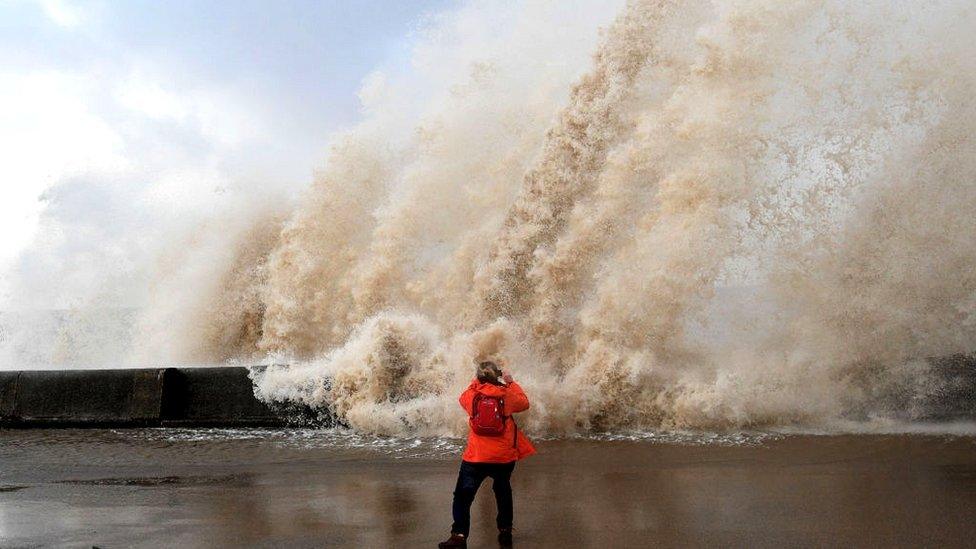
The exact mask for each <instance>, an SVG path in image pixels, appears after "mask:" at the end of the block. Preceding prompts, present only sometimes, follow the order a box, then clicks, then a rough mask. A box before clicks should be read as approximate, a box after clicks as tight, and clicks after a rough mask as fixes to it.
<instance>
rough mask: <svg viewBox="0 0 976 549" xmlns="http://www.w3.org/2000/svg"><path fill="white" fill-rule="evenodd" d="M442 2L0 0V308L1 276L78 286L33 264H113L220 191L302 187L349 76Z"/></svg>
mask: <svg viewBox="0 0 976 549" xmlns="http://www.w3.org/2000/svg"><path fill="white" fill-rule="evenodd" d="M452 5H453V3H452V2H449V1H448V0H422V1H411V2H400V1H392V0H390V1H380V0H357V1H352V0H348V1H345V2H340V1H318V2H313V1H296V0H276V1H275V2H268V1H263V0H233V1H231V0H228V1H223V2H220V1H204V0H197V1H182V0H168V1H166V2H159V1H143V0H126V1H115V2H112V1H97V0H96V1H74V0H0V189H2V200H0V304H2V303H3V302H4V301H5V300H6V301H9V300H10V299H11V298H15V297H16V296H11V295H10V294H11V292H12V290H11V288H12V287H13V285H12V283H11V282H10V280H11V278H12V277H13V276H14V274H15V273H18V272H19V273H31V275H30V276H31V277H39V278H44V276H48V277H49V280H46V281H44V280H42V281H40V282H43V283H46V284H48V285H49V286H50V285H53V286H57V285H58V284H62V283H69V282H70V283H71V284H76V285H84V284H85V281H78V280H74V281H66V280H62V278H60V277H64V276H70V273H85V272H93V271H92V270H86V269H70V270H66V269H65V265H61V264H53V263H50V262H52V261H63V260H64V258H70V261H72V262H76V263H84V262H86V261H87V262H92V263H98V262H113V261H118V262H125V261H130V260H131V258H132V257H133V256H134V255H138V254H133V251H132V250H130V249H126V248H127V247H135V248H138V247H139V246H140V241H139V238H140V237H139V236H138V235H140V234H149V233H151V232H152V230H153V229H154V228H155V227H161V226H165V225H166V222H167V219H164V218H175V217H179V216H184V215H190V214H192V213H194V212H196V213H201V212H206V211H207V210H208V209H213V208H214V207H215V204H217V203H219V202H220V201H221V200H222V198H221V197H222V196H225V195H227V194H228V193H230V194H232V193H233V191H234V189H235V188H246V189H248V192H252V193H253V192H257V193H261V192H265V193H268V194H269V195H271V194H276V193H277V194H280V193H289V192H297V191H299V190H301V189H303V188H305V187H306V186H307V185H308V183H309V182H310V181H311V179H312V172H313V169H315V168H316V167H317V166H320V165H321V163H322V161H323V160H324V156H325V153H326V150H327V145H328V142H329V139H330V136H332V135H334V134H335V132H336V131H337V130H339V129H342V128H344V127H348V126H351V125H353V124H354V123H355V122H356V121H357V120H359V119H360V117H361V114H362V113H361V110H360V105H359V99H358V97H357V91H358V90H359V88H360V86H361V84H362V82H363V81H364V79H366V78H367V77H369V76H370V75H371V74H372V73H374V71H378V70H384V68H389V67H397V66H401V65H403V64H404V62H405V61H407V60H408V58H409V52H410V48H411V44H412V42H413V41H414V39H415V38H416V36H417V33H418V32H420V31H421V29H422V28H423V26H424V23H425V21H426V20H427V18H429V17H431V14H433V13H436V12H437V11H438V10H441V9H444V8H445V7H449V6H452ZM95 241H98V242H110V243H113V244H112V245H111V246H109V247H108V249H98V250H94V249H90V248H91V247H90V243H91V242H95ZM103 248H105V247H103ZM112 248H115V249H112ZM46 262H47V263H46ZM12 273H13V274H12ZM82 276H83V275H82ZM60 305H63V304H60Z"/></svg>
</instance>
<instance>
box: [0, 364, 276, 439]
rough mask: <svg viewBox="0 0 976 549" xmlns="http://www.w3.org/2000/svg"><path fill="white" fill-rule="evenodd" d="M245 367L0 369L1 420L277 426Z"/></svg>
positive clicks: (6, 422)
mask: <svg viewBox="0 0 976 549" xmlns="http://www.w3.org/2000/svg"><path fill="white" fill-rule="evenodd" d="M284 423H286V418H285V417H284V415H283V414H280V413H277V412H276V411H275V410H273V409H272V408H270V407H269V406H268V405H266V404H265V403H263V402H261V401H259V400H258V399H257V398H255V397H254V392H253V390H252V385H251V380H250V378H249V377H248V371H247V369H246V368H240V367H218V368H145V369H118V370H54V371H47V370H24V371H0V425H2V426H5V427H42V426H47V427H50V426H77V427H81V426H133V427H135V426H147V427H151V426H222V427H233V426H277V425H282V424H284Z"/></svg>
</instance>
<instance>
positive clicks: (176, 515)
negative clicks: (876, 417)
mask: <svg viewBox="0 0 976 549" xmlns="http://www.w3.org/2000/svg"><path fill="white" fill-rule="evenodd" d="M737 436H739V437H740V439H741V440H739V441H738V442H737V441H736V440H735V439H732V438H726V439H717V440H714V441H711V442H708V441H706V442H704V443H703V442H702V439H701V438H699V439H697V440H681V439H680V438H675V437H671V438H668V437H663V436H662V437H656V438H655V437H644V439H640V440H632V439H626V440H618V439H611V438H610V437H603V438H599V437H598V438H596V439H580V440H550V441H542V442H540V444H539V448H540V454H539V455H538V456H536V457H533V458H531V459H529V460H527V461H525V462H523V463H520V464H519V465H518V467H516V472H515V475H514V477H513V485H514V488H515V493H516V527H517V531H516V546H520V547H540V546H565V547H606V546H625V547H632V546H648V545H653V544H661V545H666V546H703V545H723V546H727V545H737V546H751V547H756V546H784V545H805V546H810V545H861V546H863V545H885V546H918V545H942V546H953V545H966V544H968V542H969V540H971V539H972V537H973V535H974V534H976V526H974V525H976V520H974V519H976V439H973V438H970V437H950V436H921V435H884V436H878V435H874V436H799V435H798V436H783V435H777V436H758V435H748V436H744V438H743V436H742V435H737ZM460 447H461V442H460V441H457V440H452V439H406V440H404V439H379V438H370V437H365V436H360V435H354V434H350V433H341V432H325V431H301V430H278V431H275V430H260V429H254V430H189V429H144V430H132V431H124V430H118V431H115V430H28V431H10V430H3V431H0V546H3V547H6V546H11V545H13V546H22V545H28V546H36V545H56V546H64V545H69V546H70V545H77V546H85V547H90V546H92V545H99V546H108V547H111V546H125V547H130V546H146V547H158V546H176V545H179V546H187V547H214V546H218V547H223V546H226V547H229V546H242V545H246V546H292V547H322V546H363V545H366V546H380V547H388V546H389V547H414V546H420V547H423V546H430V547H433V546H435V544H436V542H437V541H438V540H439V539H441V538H443V537H445V535H446V533H447V530H448V528H449V525H450V499H451V491H452V489H453V486H454V480H455V476H456V474H457V455H458V452H459V450H460ZM487 488H488V486H487V485H486V486H485V487H484V489H483V490H482V491H481V493H479V497H478V500H477V501H476V503H475V508H474V509H473V515H472V516H473V521H474V525H473V530H472V539H471V544H470V546H471V547H473V548H474V547H497V543H496V542H495V532H494V531H493V528H492V526H493V523H494V512H495V511H494V502H493V501H492V497H491V491H490V490H489V489H487Z"/></svg>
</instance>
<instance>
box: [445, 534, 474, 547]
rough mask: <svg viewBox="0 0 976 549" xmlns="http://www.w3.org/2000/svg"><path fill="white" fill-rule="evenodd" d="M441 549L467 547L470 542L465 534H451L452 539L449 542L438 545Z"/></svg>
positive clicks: (448, 539)
mask: <svg viewBox="0 0 976 549" xmlns="http://www.w3.org/2000/svg"><path fill="white" fill-rule="evenodd" d="M437 546H438V547H440V549H448V548H450V547H467V546H468V540H467V539H465V537H464V534H451V537H449V538H447V541H442V542H440V543H438V544H437Z"/></svg>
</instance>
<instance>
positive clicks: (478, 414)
mask: <svg viewBox="0 0 976 549" xmlns="http://www.w3.org/2000/svg"><path fill="white" fill-rule="evenodd" d="M458 400H459V402H460V403H461V407H462V408H464V411H465V412H467V413H468V416H469V419H468V425H469V428H468V444H467V446H466V447H465V449H464V454H463V455H462V456H461V469H460V471H459V472H458V479H457V485H456V486H455V488H454V504H453V509H452V510H453V515H454V524H453V525H452V526H451V537H450V538H448V539H447V541H443V542H441V543H440V544H438V547H439V548H441V549H447V548H451V547H467V538H468V531H469V529H470V526H471V503H472V502H473V501H474V496H475V494H477V492H478V488H479V487H480V486H481V483H482V482H484V480H485V478H488V477H490V478H491V480H492V491H493V492H494V493H495V503H496V505H497V506H498V518H497V521H496V524H497V526H498V542H499V543H500V544H502V545H511V543H512V520H513V509H512V485H511V482H510V480H511V476H512V471H513V470H514V469H515V462H516V461H518V460H520V459H523V458H526V457H528V456H531V455H532V454H534V453H535V451H536V450H535V448H534V447H533V446H532V443H531V442H530V441H529V439H528V438H527V437H526V436H525V435H524V434H523V433H522V430H521V429H519V428H518V425H517V424H516V423H515V418H514V417H512V414H516V413H518V412H522V411H525V410H528V409H529V399H528V397H527V396H525V391H523V390H522V387H520V386H519V384H518V383H516V382H515V381H514V380H513V379H512V376H511V375H510V374H509V373H508V372H503V371H502V370H501V369H500V368H499V367H498V365H497V364H495V363H494V362H491V361H485V362H481V363H479V364H478V366H477V368H476V370H475V379H474V380H473V381H472V382H471V385H469V386H468V388H467V389H466V390H465V391H464V392H463V393H461V398H459V399H458Z"/></svg>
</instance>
